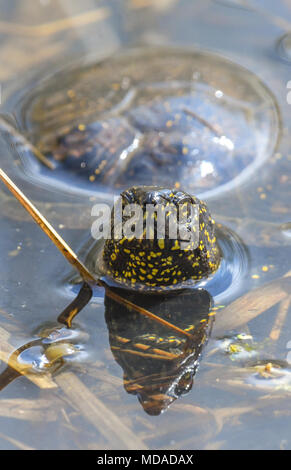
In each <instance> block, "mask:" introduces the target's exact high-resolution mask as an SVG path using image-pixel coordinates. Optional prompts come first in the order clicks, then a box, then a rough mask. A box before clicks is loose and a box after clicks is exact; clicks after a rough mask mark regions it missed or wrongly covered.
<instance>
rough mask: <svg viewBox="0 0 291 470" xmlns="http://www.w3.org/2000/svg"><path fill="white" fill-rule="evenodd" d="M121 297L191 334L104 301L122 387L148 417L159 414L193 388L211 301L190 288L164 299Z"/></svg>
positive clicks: (129, 294) (209, 324)
mask: <svg viewBox="0 0 291 470" xmlns="http://www.w3.org/2000/svg"><path fill="white" fill-rule="evenodd" d="M119 290H120V289H119ZM122 295H123V296H124V297H125V298H127V299H128V300H130V301H131V302H133V303H138V305H140V306H142V307H143V308H145V309H148V310H150V311H151V312H153V313H155V314H157V315H159V317H160V318H162V319H165V320H166V321H170V322H171V323H173V324H174V325H175V326H177V327H179V328H181V329H182V330H183V331H185V332H187V333H190V334H191V336H186V335H183V334H179V333H178V334H177V332H176V331H174V332H173V331H171V330H170V329H169V328H168V327H167V326H163V325H161V324H157V323H156V322H153V321H152V320H151V319H149V318H146V317H144V316H143V315H140V314H139V313H138V312H133V311H132V310H130V309H129V308H127V307H126V306H124V305H121V304H120V303H118V302H116V301H115V300H113V299H111V298H110V297H108V296H105V318H106V323H107V326H108V331H109V341H110V347H111V351H112V354H113V356H114V358H115V360H116V362H118V364H119V365H120V366H121V367H122V369H123V372H124V377H123V379H124V388H125V390H126V391H127V392H128V393H132V394H135V395H137V396H138V399H139V401H140V403H141V405H142V407H143V408H144V410H145V411H146V412H147V413H148V414H150V415H158V414H160V413H161V412H162V411H163V410H164V409H166V408H167V407H168V406H169V405H170V404H171V403H172V402H173V401H175V400H176V399H177V398H179V396H180V395H182V394H184V393H186V392H188V391H189V390H191V388H192V383H193V377H194V375H195V373H196V370H197V368H198V365H199V357H200V355H201V352H202V349H203V346H204V345H205V343H206V341H207V339H208V336H209V334H210V332H211V327H212V323H213V317H212V316H211V313H209V312H210V306H211V302H212V300H211V297H210V295H209V294H208V292H207V291H206V290H204V289H195V290H190V289H188V290H185V291H183V292H181V293H179V294H177V293H176V294H175V295H171V296H170V297H169V295H167V298H165V295H162V294H160V295H152V296H149V295H147V294H140V293H139V294H136V293H132V292H128V291H126V292H124V293H123V294H122Z"/></svg>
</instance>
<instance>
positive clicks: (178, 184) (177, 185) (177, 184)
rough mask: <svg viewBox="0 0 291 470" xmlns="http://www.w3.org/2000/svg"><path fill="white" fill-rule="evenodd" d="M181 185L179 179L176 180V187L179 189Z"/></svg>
mask: <svg viewBox="0 0 291 470" xmlns="http://www.w3.org/2000/svg"><path fill="white" fill-rule="evenodd" d="M180 186H181V185H180V183H179V181H176V183H175V188H176V189H179V188H180Z"/></svg>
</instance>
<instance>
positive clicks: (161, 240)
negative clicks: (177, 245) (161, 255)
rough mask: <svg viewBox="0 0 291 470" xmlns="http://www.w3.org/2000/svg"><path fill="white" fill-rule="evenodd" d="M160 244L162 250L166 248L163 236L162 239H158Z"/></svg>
mask: <svg viewBox="0 0 291 470" xmlns="http://www.w3.org/2000/svg"><path fill="white" fill-rule="evenodd" d="M158 245H159V248H160V249H161V250H163V249H164V248H165V240H163V239H162V238H160V239H159V240H158Z"/></svg>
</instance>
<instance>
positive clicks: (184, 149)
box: [182, 147, 189, 155]
mask: <svg viewBox="0 0 291 470" xmlns="http://www.w3.org/2000/svg"><path fill="white" fill-rule="evenodd" d="M188 152H189V149H188V148H187V147H183V148H182V153H183V155H187V153H188Z"/></svg>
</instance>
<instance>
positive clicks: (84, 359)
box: [0, 0, 291, 449]
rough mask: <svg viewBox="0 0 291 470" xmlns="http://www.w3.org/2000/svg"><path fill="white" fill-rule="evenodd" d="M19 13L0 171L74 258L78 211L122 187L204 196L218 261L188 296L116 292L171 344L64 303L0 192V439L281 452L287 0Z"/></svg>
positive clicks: (47, 260) (89, 4) (29, 228)
mask: <svg viewBox="0 0 291 470" xmlns="http://www.w3.org/2000/svg"><path fill="white" fill-rule="evenodd" d="M23 3H24V2H17V1H12V2H9V6H8V4H7V2H4V1H3V2H0V8H1V13H2V14H1V22H0V35H1V43H0V44H1V46H0V58H1V64H2V67H1V71H0V82H1V108H0V110H1V113H2V116H1V119H2V120H3V123H2V124H1V128H2V132H1V140H0V145H1V167H2V168H3V169H4V170H5V171H6V172H7V173H8V174H9V176H10V177H12V178H13V180H14V181H15V182H16V183H17V184H18V185H19V186H20V187H21V189H22V190H23V191H24V192H25V194H26V195H27V196H29V197H30V198H31V199H32V200H33V201H34V203H35V204H36V206H37V207H38V209H39V210H41V211H42V212H43V214H44V215H45V216H46V217H47V218H48V219H49V221H50V222H51V223H52V224H53V225H54V227H55V228H56V229H57V230H58V231H59V232H60V233H61V234H62V236H63V237H64V238H65V240H66V241H67V242H68V243H69V244H70V246H71V247H72V248H73V249H74V250H75V251H76V252H77V253H78V255H80V257H81V258H82V259H83V260H85V261H86V264H87V266H90V267H91V266H93V264H94V262H93V261H94V260H93V261H92V256H93V254H94V248H93V249H92V239H91V238H90V228H91V224H92V217H91V209H92V206H93V205H94V203H96V202H100V201H102V202H109V203H112V202H113V196H114V195H115V194H118V193H119V191H120V190H121V189H124V188H126V187H127V186H131V185H133V184H165V183H166V184H170V185H171V186H175V184H176V185H177V184H181V187H183V189H184V190H186V191H188V192H191V193H194V194H196V195H199V196H201V197H203V199H204V200H205V201H206V202H207V205H208V207H209V208H210V210H211V214H212V216H213V217H214V218H215V220H216V222H217V224H218V232H217V235H218V242H219V245H220V249H221V251H222V255H223V257H222V262H221V265H220V268H219V270H218V271H217V273H216V274H214V276H213V277H212V278H211V279H208V280H206V281H202V282H201V283H200V284H199V288H200V289H199V290H193V291H190V292H188V291H186V292H183V294H179V295H173V294H172V295H171V296H169V297H168V296H167V295H166V296H157V297H153V296H152V297H151V296H147V295H141V294H133V293H132V294H130V295H129V296H128V297H126V296H125V298H126V299H127V300H128V301H130V302H134V303H135V304H136V305H139V306H140V307H142V308H143V309H146V310H148V311H150V312H152V313H154V314H156V315H158V316H160V317H162V318H163V319H164V320H165V321H168V322H169V321H170V322H171V323H172V324H174V325H176V327H178V328H180V330H183V331H184V336H183V333H182V335H181V332H180V335H179V334H178V333H177V331H170V332H169V330H168V329H167V328H168V327H166V326H165V325H160V324H158V325H157V324H155V322H153V321H152V320H149V319H148V318H145V317H141V316H140V314H139V313H138V312H136V311H132V310H128V305H126V304H123V305H122V304H119V303H118V302H116V298H114V296H112V295H111V297H110V295H109V296H108V295H107V294H106V295H105V292H104V289H103V288H102V287H95V288H94V289H93V293H92V292H91V291H90V289H89V290H88V288H86V286H85V288H83V289H81V291H80V288H81V283H80V280H79V279H78V278H77V276H76V275H75V273H72V270H71V268H70V266H69V265H68V264H67V262H66V261H65V260H64V259H63V257H62V256H61V255H60V253H59V252H58V251H57V250H56V248H55V247H54V246H53V245H52V244H51V242H50V241H49V240H48V239H47V237H46V236H45V235H44V234H43V233H42V231H41V230H40V229H39V227H38V226H37V225H36V224H35V223H34V222H33V221H32V220H31V219H30V217H29V216H28V215H27V214H26V212H25V211H24V209H23V208H22V207H21V206H20V205H19V203H18V202H17V201H15V200H14V199H13V197H12V196H11V195H10V194H9V193H8V191H7V190H6V189H5V188H4V186H1V188H0V201H1V216H0V217H1V236H0V252H1V259H2V263H1V267H0V292H1V296H0V298H1V301H0V360H1V361H2V362H1V364H0V367H1V369H0V372H1V375H0V389H1V392H0V393H1V395H0V447H1V448H35V449H47V448H57V449H63V448H69V449H80V448H82V449H84V448H85V449H104V448H106V449H118V448H119V449H120V448H122V449H127V448H130V449H139V448H140V449H141V448H142V449H143V448H150V449H157V448H162V449H164V448H166V449H170V448H172V449H186V448H188V449H189V448H190V449H196V448H202V449H208V448H210V449H216V448H219V449H232V448H251V449H257V448H265V449H270V448H276V449H278V448H289V449H290V448H291V441H290V426H291V423H290V409H289V400H290V390H291V388H290V387H291V378H290V377H291V375H290V371H291V368H290V363H291V359H290V349H291V337H290V331H291V328H290V327H291V323H290V315H289V316H288V313H290V300H291V277H290V275H288V274H289V271H290V254H291V250H290V247H291V237H290V233H291V229H290V227H291V211H290V197H291V190H290V188H291V185H290V179H291V178H290V162H291V152H290V137H289V123H290V110H291V107H290V106H291V105H290V104H288V102H290V103H291V99H289V98H288V93H291V91H290V86H288V82H289V81H290V80H291V75H290V58H289V56H290V47H289V46H290V44H289V43H290V41H289V32H290V30H291V12H290V6H289V5H288V2H287V0H286V1H283V0H282V1H281V2H276V6H275V4H274V2H269V1H251V0H250V1H242V0H241V1H230V0H225V1H224V0H221V1H220V0H219V1H218V0H217V1H204V2H199V3H198V2H190V1H187V0H180V1H178V0H163V1H159V2H154V1H152V0H127V1H125V0H124V1H120V2H110V1H109V2H108V1H106V2H105V1H104V2H102V1H93V0H86V1H84V2H82V5H81V4H79V5H77V4H76V2H74V3H73V2H69V1H64V0H63V1H52V0H51V1H50V0H47V1H39V2H32V1H31V2H30V1H27V2H25V6H23ZM5 129H6V130H5ZM11 129H16V131H15V132H13V133H14V136H12V135H11V132H7V130H9V131H11ZM84 132H86V133H87V134H85V135H86V139H85V141H86V145H87V147H86V152H84V150H83V142H84V139H83V137H84ZM20 135H22V136H25V138H27V139H28V140H29V142H31V143H32V144H33V145H35V146H37V148H39V149H40V150H41V151H42V152H43V154H44V155H45V158H47V159H48V160H49V161H50V162H53V163H55V164H56V168H55V169H54V170H51V169H50V168H47V167H46V166H45V165H43V164H42V163H41V162H40V161H39V160H38V159H37V158H35V156H34V155H33V153H32V152H31V149H30V148H28V147H27V146H25V145H24V144H23V141H21V139H20V137H19V136H20ZM96 136H97V137H96ZM82 139H83V140H82ZM94 139H95V140H94ZM108 140H109V141H110V142H113V143H112V146H110V145H108ZM76 143H77V145H79V147H78V148H77V150H76ZM94 146H95V147H96V146H97V148H98V149H99V150H100V148H101V151H100V155H99V154H98V156H97V157H95V160H93V162H92V149H93V150H94V148H95V147H94ZM80 148H81V150H82V151H80ZM78 149H79V150H78ZM74 152H75V153H74ZM78 152H79V153H78ZM90 152H91V153H90ZM80 154H81V157H82V160H81V161H80V160H78V159H76V157H78V156H80ZM93 154H94V152H93ZM120 155H122V158H121V159H120V158H118V157H119V156H120ZM105 157H106V158H105ZM137 157H138V158H137ZM106 159H107V160H106ZM104 160H105V163H104V164H102V162H103V161H104ZM117 160H118V163H117ZM120 161H121V163H122V165H121V164H120ZM137 162H141V163H137ZM177 162H178V163H177ZM106 164H108V166H107V167H106ZM90 165H91V167H90ZM100 165H101V166H100ZM104 165H105V166H104ZM194 170H195V171H194ZM197 175H198V176H197ZM194 178H196V179H194ZM90 263H91V264H90ZM112 292H114V290H113V291H112ZM77 296H78V299H79V300H78V302H81V303H83V304H84V307H83V309H82V311H81V312H80V313H79V315H78V316H77V317H75V319H74V320H73V324H72V328H71V329H68V328H66V327H65V326H64V325H62V324H61V323H60V322H59V321H58V318H59V315H60V313H61V312H63V311H64V309H66V307H67V306H68V305H69V304H70V303H72V302H73V307H72V308H74V306H75V304H74V299H75V298H76V297H77ZM193 330H194V331H195V335H194V336H195V338H194V340H193V335H192V336H191V331H193ZM187 334H188V336H189V335H190V336H191V338H192V339H191V341H190V343H189V342H187V341H186V339H185V338H186V337H187ZM206 339H207V340H208V341H206ZM129 343H130V347H128V344H129ZM185 344H186V345H187V347H186V346H185ZM15 351H16V352H15ZM181 351H182V353H181ZM185 351H186V352H185ZM8 362H9V364H10V365H11V366H15V367H14V369H13V367H11V368H9V369H7V363H8ZM15 368H16V369H18V370H19V369H21V371H22V375H19V374H17V373H16V372H15ZM13 370H14V372H13Z"/></svg>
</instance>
